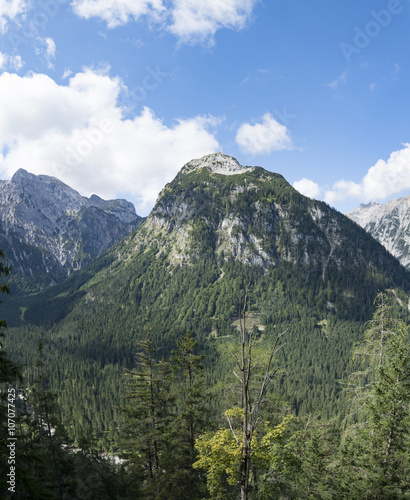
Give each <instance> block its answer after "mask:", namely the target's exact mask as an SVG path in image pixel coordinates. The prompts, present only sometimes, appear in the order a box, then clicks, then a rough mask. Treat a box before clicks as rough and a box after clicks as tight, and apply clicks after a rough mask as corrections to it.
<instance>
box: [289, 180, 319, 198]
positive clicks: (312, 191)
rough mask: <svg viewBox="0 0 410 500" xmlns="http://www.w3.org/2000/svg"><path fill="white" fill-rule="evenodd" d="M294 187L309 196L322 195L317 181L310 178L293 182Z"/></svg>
mask: <svg viewBox="0 0 410 500" xmlns="http://www.w3.org/2000/svg"><path fill="white" fill-rule="evenodd" d="M293 187H294V188H295V189H297V190H298V191H299V193H302V194H304V195H305V196H308V197H309V198H318V197H319V196H320V187H319V184H316V182H313V181H311V180H310V179H306V177H305V178H303V179H301V180H300V181H296V182H294V183H293Z"/></svg>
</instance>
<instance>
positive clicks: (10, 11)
mask: <svg viewBox="0 0 410 500" xmlns="http://www.w3.org/2000/svg"><path fill="white" fill-rule="evenodd" d="M28 5H29V2H28V1H27V0H0V32H1V33H5V32H6V31H7V29H8V25H9V21H12V20H14V19H16V18H17V17H18V16H19V15H20V14H23V13H24V12H25V11H26V10H27V7H28Z"/></svg>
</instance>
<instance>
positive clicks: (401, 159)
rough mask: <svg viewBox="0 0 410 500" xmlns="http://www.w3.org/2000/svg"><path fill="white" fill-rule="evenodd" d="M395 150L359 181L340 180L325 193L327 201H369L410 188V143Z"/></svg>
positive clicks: (381, 198)
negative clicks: (349, 199)
mask: <svg viewBox="0 0 410 500" xmlns="http://www.w3.org/2000/svg"><path fill="white" fill-rule="evenodd" d="M403 146H404V147H403V148H402V149H400V150H398V151H394V152H393V153H392V154H391V155H390V157H389V159H388V160H387V161H385V160H378V161H377V163H376V164H375V165H373V166H372V167H371V168H370V169H369V170H368V172H367V174H366V175H365V176H364V177H363V179H362V180H361V181H360V182H359V183H358V182H353V181H349V180H343V179H342V180H340V181H338V182H336V183H335V184H334V185H333V186H332V188H331V189H330V190H328V191H327V192H326V194H325V201H326V202H327V203H330V204H332V203H335V202H338V201H342V200H346V199H348V198H355V199H358V200H360V201H361V202H364V203H367V202H369V201H372V200H383V199H385V198H387V197H389V196H392V195H394V194H398V193H401V192H403V191H404V190H409V189H410V144H404V145H403Z"/></svg>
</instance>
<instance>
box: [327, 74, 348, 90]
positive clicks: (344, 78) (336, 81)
mask: <svg viewBox="0 0 410 500" xmlns="http://www.w3.org/2000/svg"><path fill="white" fill-rule="evenodd" d="M347 74H348V71H347V69H346V70H345V71H343V73H342V74H341V75H339V76H338V77H337V78H335V79H334V80H333V82H331V83H328V84H327V86H328V87H330V88H331V89H332V90H335V89H337V87H339V85H340V84H342V83H346V82H347Z"/></svg>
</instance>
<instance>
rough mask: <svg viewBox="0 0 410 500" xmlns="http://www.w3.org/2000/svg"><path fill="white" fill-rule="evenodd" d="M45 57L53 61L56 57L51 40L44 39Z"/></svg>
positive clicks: (53, 43)
mask: <svg viewBox="0 0 410 500" xmlns="http://www.w3.org/2000/svg"><path fill="white" fill-rule="evenodd" d="M45 43H46V55H47V57H48V58H49V59H54V58H55V56H56V44H55V42H54V40H53V39H52V38H46V39H45Z"/></svg>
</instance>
